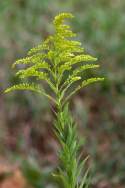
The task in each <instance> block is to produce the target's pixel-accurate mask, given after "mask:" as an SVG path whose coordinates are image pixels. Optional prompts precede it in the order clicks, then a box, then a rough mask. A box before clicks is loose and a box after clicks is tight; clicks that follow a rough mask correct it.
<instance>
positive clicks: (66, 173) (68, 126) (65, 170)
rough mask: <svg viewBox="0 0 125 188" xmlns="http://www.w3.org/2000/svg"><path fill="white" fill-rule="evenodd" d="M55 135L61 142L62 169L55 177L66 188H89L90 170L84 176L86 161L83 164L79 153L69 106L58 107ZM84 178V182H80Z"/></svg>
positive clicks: (59, 169) (60, 157)
mask: <svg viewBox="0 0 125 188" xmlns="http://www.w3.org/2000/svg"><path fill="white" fill-rule="evenodd" d="M55 133H56V135H57V138H58V140H59V142H60V145H61V149H60V151H59V159H60V167H59V168H58V173H57V175H55V176H56V177H58V178H60V179H61V181H62V182H63V185H64V188H83V187H84V188H87V186H88V184H89V181H88V170H87V171H86V172H85V173H84V174H83V172H82V170H83V169H84V170H85V168H84V165H85V162H86V160H87V158H86V159H84V160H83V161H82V162H80V161H81V159H80V157H79V155H78V153H79V149H80V143H79V141H78V136H77V130H76V125H75V123H74V121H73V119H72V117H71V116H70V114H69V110H68V104H66V105H65V106H64V107H63V108H61V106H58V113H57V120H56V122H55ZM80 177H81V178H82V181H81V180H80Z"/></svg>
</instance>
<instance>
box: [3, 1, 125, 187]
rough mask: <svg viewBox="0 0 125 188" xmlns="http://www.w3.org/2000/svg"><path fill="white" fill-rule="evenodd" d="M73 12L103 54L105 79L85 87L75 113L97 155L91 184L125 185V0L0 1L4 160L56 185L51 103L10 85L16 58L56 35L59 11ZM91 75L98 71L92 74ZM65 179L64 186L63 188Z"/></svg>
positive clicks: (91, 46)
mask: <svg viewBox="0 0 125 188" xmlns="http://www.w3.org/2000/svg"><path fill="white" fill-rule="evenodd" d="M67 11H68V12H72V13H73V14H74V16H75V18H74V19H73V20H72V22H71V24H72V28H73V30H74V31H75V32H77V34H78V37H77V38H78V39H79V40H80V41H81V42H82V44H83V46H84V48H85V49H86V52H88V53H90V54H91V55H93V56H95V57H98V62H99V64H100V65H101V68H100V70H99V71H98V72H97V74H98V73H99V74H101V75H104V76H105V77H106V81H105V82H104V83H101V84H97V85H94V86H91V87H88V88H85V89H83V90H81V91H80V92H79V93H78V94H77V95H76V96H74V97H73V99H72V101H71V111H72V114H73V116H74V117H75V120H76V121H77V122H78V125H79V127H78V131H79V134H80V136H81V138H83V137H85V146H84V148H83V152H84V155H85V156H86V155H87V154H89V155H90V156H91V160H92V162H91V163H92V171H93V178H92V185H91V187H92V188H112V187H113V188H115V187H116V188H122V187H124V186H125V158H124V157H125V131H124V128H125V1H124V0H69V1H68V0H67V1H66V0H54V1H52V0H0V91H1V92H0V159H2V160H3V158H4V160H7V161H9V162H10V163H11V164H15V163H16V164H18V165H19V166H20V168H21V170H22V172H23V174H24V176H25V177H26V179H27V181H28V182H29V184H30V185H32V187H33V188H42V187H46V188H51V187H56V185H55V184H54V183H56V184H58V182H54V181H53V178H52V177H51V175H50V173H51V171H52V170H53V169H54V168H55V167H56V166H57V163H58V159H57V150H58V144H57V142H56V141H55V140H56V139H55V136H54V133H53V132H52V126H53V125H52V122H53V119H54V117H53V114H52V112H51V109H50V105H49V103H48V101H47V100H46V99H45V98H43V97H40V96H38V95H36V94H33V93H30V92H14V93H10V94H8V95H4V94H3V90H4V89H5V88H6V87H7V86H8V85H11V84H12V83H13V82H14V81H15V77H14V71H13V70H12V69H11V65H12V63H13V62H14V61H15V60H16V59H17V58H20V57H23V56H25V55H26V53H27V51H28V50H29V49H30V48H31V47H33V46H34V45H36V44H39V43H40V42H41V40H44V39H45V38H46V37H47V36H48V35H49V34H52V33H53V26H52V20H53V17H54V16H55V15H56V14H58V13H59V12H67ZM91 74H92V72H91ZM59 186H60V185H58V186H57V187H59Z"/></svg>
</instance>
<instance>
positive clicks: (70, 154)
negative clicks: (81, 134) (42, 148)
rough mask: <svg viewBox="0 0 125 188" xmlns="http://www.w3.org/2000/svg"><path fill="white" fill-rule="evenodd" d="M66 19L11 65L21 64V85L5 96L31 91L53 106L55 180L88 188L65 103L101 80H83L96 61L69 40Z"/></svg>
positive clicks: (62, 17)
mask: <svg viewBox="0 0 125 188" xmlns="http://www.w3.org/2000/svg"><path fill="white" fill-rule="evenodd" d="M66 18H73V15H72V14H70V13H61V14H59V15H57V16H56V17H55V19H54V21H53V25H54V29H55V33H54V34H53V36H49V37H48V38H47V39H46V40H45V41H44V42H43V43H42V44H39V45H38V46H36V47H35V48H32V49H31V50H29V52H28V54H27V57H25V58H23V59H19V60H17V61H16V62H15V63H14V64H13V65H12V66H13V68H15V67H16V66H17V67H18V65H19V64H23V69H21V70H18V71H17V73H16V76H18V77H19V78H20V81H21V82H20V83H19V84H15V85H13V86H11V87H9V88H7V89H6V90H5V93H7V92H10V91H14V90H30V91H34V92H37V93H39V94H40V95H44V96H45V97H47V98H48V99H49V100H50V101H52V103H54V104H55V106H56V108H57V111H56V121H55V126H54V130H55V134H56V136H57V138H58V140H59V143H60V146H61V149H60V151H59V160H60V165H59V168H58V169H57V173H55V174H54V176H56V177H58V178H60V181H62V184H63V186H64V188H83V187H84V188H87V187H88V186H89V184H88V170H86V172H85V173H84V175H83V173H82V169H84V164H85V162H86V159H85V160H83V161H82V162H81V159H80V157H79V148H80V141H79V139H78V136H77V131H76V125H75V123H74V121H73V119H72V117H71V115H70V114H69V110H68V102H69V100H70V98H71V97H72V96H73V95H74V94H75V93H76V92H77V91H79V90H80V89H81V88H83V87H85V86H87V85H89V84H92V83H94V82H98V81H102V80H104V78H102V77H92V78H87V79H86V78H85V76H84V75H85V74H84V73H85V71H86V70H88V69H94V68H98V67H99V65H98V64H95V63H91V62H95V61H96V60H97V59H96V58H95V57H92V56H91V55H88V54H85V51H84V48H83V47H82V46H81V43H80V42H78V41H75V40H72V38H73V37H75V36H76V34H75V33H73V32H72V31H71V29H70V26H69V25H67V24H65V23H64V21H65V19H66ZM86 62H88V63H86ZM41 81H44V82H46V83H47V84H48V86H49V87H50V90H49V91H48V90H46V89H45V88H44V86H43V85H41Z"/></svg>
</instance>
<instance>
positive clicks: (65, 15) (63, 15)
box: [53, 12, 74, 25]
mask: <svg viewBox="0 0 125 188" xmlns="http://www.w3.org/2000/svg"><path fill="white" fill-rule="evenodd" d="M73 17H74V16H73V15H72V14H71V13H66V12H63V13H59V14H58V15H57V16H55V18H54V21H53V23H54V24H55V25H59V24H62V22H63V20H64V19H65V18H73Z"/></svg>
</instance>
